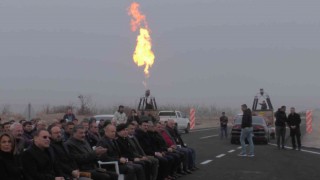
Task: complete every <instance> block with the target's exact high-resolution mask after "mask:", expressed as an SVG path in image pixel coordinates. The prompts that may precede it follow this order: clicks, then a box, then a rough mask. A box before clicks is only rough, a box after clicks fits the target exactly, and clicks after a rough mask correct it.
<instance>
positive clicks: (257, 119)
mask: <svg viewBox="0 0 320 180" xmlns="http://www.w3.org/2000/svg"><path fill="white" fill-rule="evenodd" d="M241 121H242V116H239V117H237V119H236V120H235V124H241ZM252 124H261V125H265V124H266V122H265V120H264V119H263V118H262V117H258V116H254V117H252Z"/></svg>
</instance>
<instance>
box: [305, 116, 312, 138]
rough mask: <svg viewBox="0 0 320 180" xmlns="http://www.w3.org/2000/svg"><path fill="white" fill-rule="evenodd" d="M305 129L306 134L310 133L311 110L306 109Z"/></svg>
mask: <svg viewBox="0 0 320 180" xmlns="http://www.w3.org/2000/svg"><path fill="white" fill-rule="evenodd" d="M306 130H307V133H308V134H311V133H312V111H311V110H308V111H307V112H306Z"/></svg>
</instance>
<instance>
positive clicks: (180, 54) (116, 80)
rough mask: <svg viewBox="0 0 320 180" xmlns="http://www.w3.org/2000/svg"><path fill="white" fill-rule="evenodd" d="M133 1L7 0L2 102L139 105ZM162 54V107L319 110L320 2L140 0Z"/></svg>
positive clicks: (158, 64)
mask: <svg viewBox="0 0 320 180" xmlns="http://www.w3.org/2000/svg"><path fill="white" fill-rule="evenodd" d="M131 2H132V1H129V0H93V1H88V0H68V1H65V0H55V1H45V0H28V1H23V0H3V1H1V3H0V24H1V26H0V62H1V66H0V82H1V86H0V107H1V106H2V105H4V104H11V105H12V108H13V109H17V110H18V109H19V108H18V106H26V105H27V104H28V103H29V102H30V103H32V104H34V105H36V106H41V105H44V104H51V105H62V104H66V105H67V104H69V103H76V104H78V99H77V96H78V95H79V94H84V95H89V96H91V97H92V100H93V102H94V103H96V104H97V105H100V106H112V105H114V106H117V105H119V104H136V103H137V101H138V99H139V97H140V96H142V95H143V94H144V86H143V85H142V81H143V80H144V76H143V68H138V67H137V66H136V65H135V64H134V63H133V60H132V53H133V51H134V47H135V38H136V36H137V33H133V32H131V31H130V24H129V23H130V17H129V16H128V15H127V8H128V7H129V6H130V3H131ZM137 2H139V3H140V5H141V11H142V12H143V13H144V14H146V16H147V20H148V23H149V26H150V28H151V30H152V34H151V36H152V40H153V41H152V42H153V51H154V53H155V56H156V59H155V64H154V66H153V67H152V68H151V71H150V73H151V76H150V79H149V80H148V87H149V88H150V89H151V93H152V95H153V96H155V97H156V99H157V103H158V104H159V105H164V104H207V105H211V104H214V105H216V106H218V107H232V108H237V107H239V106H240V105H241V104H243V103H246V104H248V105H249V106H250V107H251V105H252V101H253V97H254V95H255V94H256V93H257V92H258V91H259V89H260V88H264V89H265V91H266V92H268V93H269V94H270V96H271V100H272V102H273V104H274V107H275V108H276V107H279V106H281V105H287V106H289V107H290V106H294V107H297V109H309V108H316V107H319V98H320V95H319V92H320V83H319V80H318V78H317V75H318V74H319V68H318V67H319V66H320V61H319V58H320V35H319V31H320V22H319V16H320V12H319V10H318V9H319V7H320V1H314V0H305V1H299V0H277V1H276V0H270V1H254V0H241V1H239V0H223V1H221V0H197V1H195V0H175V1H172V0H161V1H159V0H158V1H155V0H153V1H152V0H144V1H142V0H140V1H137Z"/></svg>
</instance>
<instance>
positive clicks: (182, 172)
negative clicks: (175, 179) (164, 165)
mask: <svg viewBox="0 0 320 180" xmlns="http://www.w3.org/2000/svg"><path fill="white" fill-rule="evenodd" d="M177 174H179V175H181V176H184V175H187V173H186V172H184V171H181V172H178V173H177Z"/></svg>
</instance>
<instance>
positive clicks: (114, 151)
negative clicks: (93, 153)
mask: <svg viewBox="0 0 320 180" xmlns="http://www.w3.org/2000/svg"><path fill="white" fill-rule="evenodd" d="M97 146H101V147H104V148H107V149H108V151H107V152H106V153H105V154H103V155H101V157H100V160H102V161H118V162H119V160H120V157H121V154H120V150H119V147H118V145H117V144H116V142H115V141H114V140H112V139H109V138H108V137H106V136H103V137H102V138H101V139H100V141H99V142H98V143H97Z"/></svg>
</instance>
